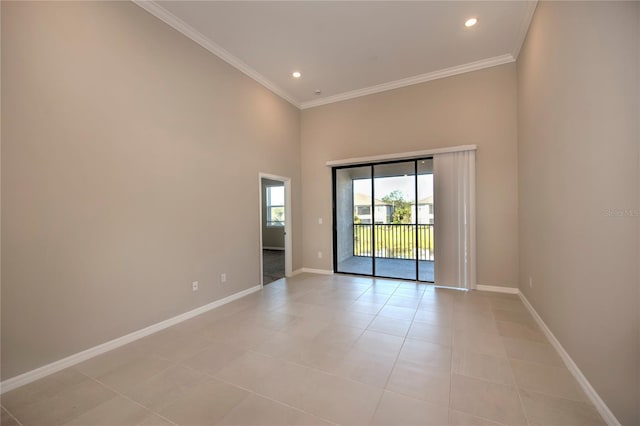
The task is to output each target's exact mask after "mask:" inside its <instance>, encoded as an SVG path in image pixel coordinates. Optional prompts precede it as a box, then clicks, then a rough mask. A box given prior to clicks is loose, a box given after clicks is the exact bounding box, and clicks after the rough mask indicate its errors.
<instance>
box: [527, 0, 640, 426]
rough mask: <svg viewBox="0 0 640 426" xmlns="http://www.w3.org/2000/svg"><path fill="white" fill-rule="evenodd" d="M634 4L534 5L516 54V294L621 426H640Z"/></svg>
mask: <svg viewBox="0 0 640 426" xmlns="http://www.w3.org/2000/svg"><path fill="white" fill-rule="evenodd" d="M638 7H639V4H638V3H637V2H636V3H631V2H630V3H606V4H605V3H586V4H585V3H574V2H570V3H556V2H540V3H539V4H538V8H537V11H536V13H535V16H534V19H533V22H532V24H531V27H530V29H529V34H528V36H527V39H526V42H525V44H524V47H523V49H522V52H521V54H520V57H519V59H518V109H519V114H518V130H519V137H518V139H519V144H518V150H519V152H518V154H519V161H518V168H519V194H520V209H519V211H520V281H519V282H520V289H521V290H522V292H523V293H524V294H525V295H526V297H527V298H528V299H529V301H530V302H531V303H532V305H533V306H534V307H535V309H536V310H537V311H538V313H539V314H540V316H541V317H542V318H543V320H544V321H545V322H546V323H547V325H548V326H549V328H550V329H551V331H552V332H553V333H554V334H555V336H556V337H557V338H558V340H559V341H560V343H561V344H562V345H563V346H564V347H565V349H566V350H567V352H568V353H569V355H570V356H571V357H572V358H573V360H574V361H575V362H576V364H577V365H578V367H579V368H580V369H581V370H582V372H583V373H584V374H585V375H586V377H587V379H588V380H589V381H590V383H591V384H592V385H593V386H594V388H595V390H596V391H597V392H598V393H599V394H600V396H601V397H602V398H603V399H604V401H605V402H606V403H607V405H608V406H609V407H610V408H611V409H612V411H613V412H614V414H615V415H616V417H617V418H618V420H620V421H621V422H622V423H623V424H627V425H631V424H639V423H640V413H639V412H638V410H639V407H638V405H639V401H640V394H639V386H640V383H639V382H638V369H639V368H640V352H639V348H638V333H639V330H638V327H639V324H638V290H639V285H640V282H639V277H638V265H637V262H638V255H639V253H638V235H639V233H638V231H639V221H640V216H639V213H638V209H639V208H640V205H639V203H638V189H639V188H638V186H639V179H640V175H639V172H638V169H639V167H638V154H639V149H640V141H639V137H638V93H639V92H638V90H639V89H638V80H639V79H638V40H639V37H638V20H637V19H638V18H637V16H638V15H637V13H638ZM610 209H615V210H614V212H613V213H615V212H618V211H625V210H626V211H628V212H630V214H632V215H630V216H626V215H623V216H622V217H615V216H611V215H610V213H611V211H610ZM529 276H531V277H532V278H533V287H531V288H530V287H529V284H528V280H529V278H528V277H529Z"/></svg>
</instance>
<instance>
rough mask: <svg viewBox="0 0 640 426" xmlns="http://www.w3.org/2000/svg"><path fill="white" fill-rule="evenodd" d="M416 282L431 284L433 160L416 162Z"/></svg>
mask: <svg viewBox="0 0 640 426" xmlns="http://www.w3.org/2000/svg"><path fill="white" fill-rule="evenodd" d="M417 167H418V179H417V180H418V196H417V199H418V203H417V204H418V208H417V222H418V224H417V233H418V250H417V257H418V280H420V281H429V282H433V276H434V273H433V271H434V265H435V263H434V261H435V258H434V256H433V232H434V223H433V159H425V160H418V165H417Z"/></svg>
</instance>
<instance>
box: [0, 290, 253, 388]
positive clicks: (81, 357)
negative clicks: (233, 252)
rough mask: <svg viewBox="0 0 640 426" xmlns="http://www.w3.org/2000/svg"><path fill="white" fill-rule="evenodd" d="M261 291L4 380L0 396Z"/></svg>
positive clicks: (225, 300) (230, 298)
mask: <svg viewBox="0 0 640 426" xmlns="http://www.w3.org/2000/svg"><path fill="white" fill-rule="evenodd" d="M261 289H262V286H261V285H257V286H255V287H251V288H248V289H246V290H243V291H240V292H238V293H235V294H232V295H231V296H227V297H225V298H223V299H220V300H216V301H215V302H211V303H208V304H206V305H204V306H200V307H199V308H195V309H193V310H191V311H188V312H185V313H183V314H180V315H176V316H175V317H173V318H169V319H166V320H164V321H160V322H158V323H156V324H153V325H150V326H149V327H145V328H143V329H140V330H137V331H134V332H132V333H129V334H126V335H124V336H121V337H118V338H116V339H113V340H110V341H108V342H105V343H102V344H100V345H98V346H94V347H92V348H89V349H87V350H84V351H82V352H78V353H75V354H73V355H70V356H68V357H66V358H63V359H60V360H58V361H54V362H52V363H51V364H47V365H44V366H42V367H39V368H36V369H35V370H31V371H27V372H26V373H22V374H20V375H18V376H15V377H12V378H10V379H7V380H4V381H2V382H1V383H0V394H2V393H5V392H8V391H10V390H12V389H15V388H18V387H20V386H24V385H26V384H28V383H31V382H34V381H36V380H38V379H41V378H43V377H45V376H48V375H50V374H53V373H57V372H58V371H60V370H64V369H65V368H68V367H71V366H73V365H76V364H78V363H80V362H83V361H86V360H88V359H90V358H93V357H95V356H97V355H100V354H103V353H105V352H108V351H110V350H113V349H116V348H119V347H120V346H124V345H126V344H127V343H131V342H133V341H135V340H138V339H141V338H143V337H146V336H148V335H150V334H153V333H155V332H158V331H160V330H164V329H165V328H167V327H171V326H172V325H176V324H178V323H180V322H182V321H186V320H188V319H190V318H193V317H195V316H197V315H200V314H203V313H205V312H207V311H210V310H212V309H215V308H217V307H220V306H222V305H226V304H227V303H229V302H233V301H234V300H237V299H240V298H241V297H244V296H247V295H249V294H251V293H255V292H256V291H259V290H261Z"/></svg>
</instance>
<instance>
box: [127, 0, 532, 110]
mask: <svg viewBox="0 0 640 426" xmlns="http://www.w3.org/2000/svg"><path fill="white" fill-rule="evenodd" d="M137 4H138V5H140V6H141V7H143V8H145V9H147V10H148V11H150V12H151V13H153V14H154V15H156V16H157V17H159V18H160V19H162V20H164V21H165V22H167V23H168V24H170V25H171V26H173V27H174V28H176V29H178V30H179V31H181V32H183V33H184V34H185V35H187V36H189V37H191V38H192V39H194V40H195V41H197V42H198V43H200V44H201V45H203V46H204V47H205V48H207V49H209V50H210V51H212V52H213V53H215V54H217V55H218V56H220V57H221V58H223V59H224V60H226V61H227V62H229V63H230V64H232V65H234V66H235V67H236V68H238V69H240V70H241V71H243V72H244V73H246V74H247V75H249V76H251V77H252V78H254V79H255V80H257V81H258V82H260V83H262V84H263V85H265V86H266V87H268V88H269V89H271V90H272V91H274V92H275V93H277V94H278V95H280V96H282V97H283V98H285V99H287V100H288V101H290V102H291V103H293V104H294V105H296V106H298V107H300V108H309V107H312V106H316V105H322V104H325V103H329V102H335V101H339V100H343V99H349V98H353V97H356V96H362V95H365V94H369V93H376V92H380V91H383V90H389V89H392V88H396V87H402V86H407V85H409V84H415V83H419V82H423V81H428V80H433V79H435V78H440V77H445V76H448V75H454V74H459V73H461V72H466V71H472V70H476V69H481V68H486V67H489V66H494V65H498V64H501V63H507V62H512V61H514V60H515V58H517V55H518V52H519V50H520V47H521V45H522V42H523V40H524V36H525V34H526V31H527V29H528V26H529V22H530V21H531V16H532V15H533V11H534V9H535V4H536V3H535V1H488V2H484V1H470V2H466V1H444V2H433V1H424V2H422V1H409V2H404V1H384V2H383V1H299V2H295V1H291V2H288V1H285V2H271V1H258V2H246V1H223V2H217V1H155V2H148V1H147V2H145V1H138V2H137ZM470 17H476V18H478V23H477V25H475V26H473V27H471V28H466V27H465V25H464V22H465V21H466V20H467V19H468V18H470ZM293 71H300V72H301V74H302V76H301V77H300V78H299V79H295V78H293V77H292V75H291V74H292V72H293ZM316 90H320V94H316V93H315V92H316Z"/></svg>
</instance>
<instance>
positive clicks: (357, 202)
mask: <svg viewBox="0 0 640 426" xmlns="http://www.w3.org/2000/svg"><path fill="white" fill-rule="evenodd" d="M375 204H376V206H390V205H391V203H386V202H384V201H382V200H378V199H377V198H376V200H375ZM353 205H354V206H370V205H371V197H369V196H368V195H365V194H360V193H357V192H356V193H355V194H354V195H353Z"/></svg>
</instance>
